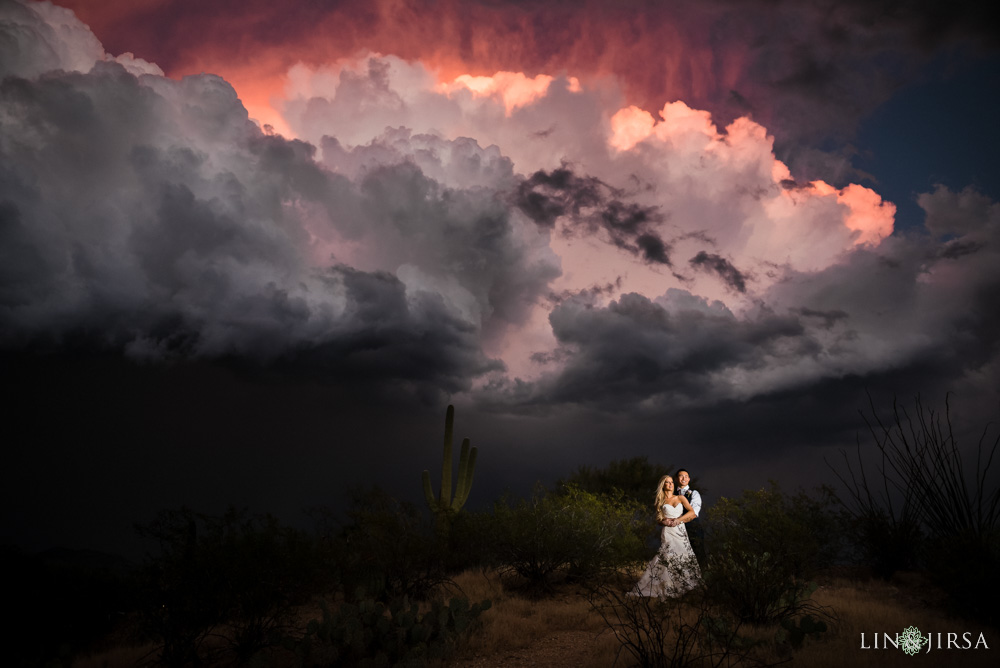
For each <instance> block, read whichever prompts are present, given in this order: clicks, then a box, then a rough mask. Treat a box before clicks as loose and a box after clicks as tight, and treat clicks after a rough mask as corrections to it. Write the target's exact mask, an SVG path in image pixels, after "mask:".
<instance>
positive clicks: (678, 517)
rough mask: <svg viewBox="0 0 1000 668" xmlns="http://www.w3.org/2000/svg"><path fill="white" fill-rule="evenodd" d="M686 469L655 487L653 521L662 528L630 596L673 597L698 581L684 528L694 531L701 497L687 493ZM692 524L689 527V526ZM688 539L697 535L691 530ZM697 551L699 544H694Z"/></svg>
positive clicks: (698, 576) (693, 556) (695, 531)
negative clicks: (654, 516) (655, 550)
mask: <svg viewBox="0 0 1000 668" xmlns="http://www.w3.org/2000/svg"><path fill="white" fill-rule="evenodd" d="M690 482H691V475H690V474H689V473H688V472H687V470H686V469H680V470H679V471H677V486H676V487H675V485H674V478H673V477H671V476H669V475H665V476H663V477H662V478H660V482H659V483H658V484H657V486H656V499H655V501H654V504H655V506H656V519H657V521H658V522H659V523H660V524H661V525H662V526H663V529H661V531H660V549H659V551H657V553H656V556H655V557H653V559H652V561H650V562H649V565H648V566H647V567H646V570H645V572H644V573H643V574H642V577H641V578H640V579H639V582H637V583H636V585H635V586H634V587H633V588H632V590H631V591H630V592H629V593H630V594H632V595H633V596H657V597H669V598H672V597H675V596H680V595H681V594H683V593H684V592H687V591H690V590H691V589H694V588H695V587H697V586H698V583H699V582H700V581H701V569H700V568H699V567H698V558H697V557H696V556H695V551H694V550H693V549H692V547H691V537H689V536H688V533H689V532H688V527H689V526H690V528H691V529H695V527H696V526H697V525H698V514H699V513H700V512H701V494H699V493H698V492H697V491H695V490H693V489H691V487H690ZM692 522H693V524H692ZM690 533H691V535H692V537H693V536H697V538H698V539H700V538H701V532H700V531H698V530H692V531H691V532H690ZM698 543H699V547H700V540H698Z"/></svg>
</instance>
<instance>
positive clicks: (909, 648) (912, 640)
mask: <svg viewBox="0 0 1000 668" xmlns="http://www.w3.org/2000/svg"><path fill="white" fill-rule="evenodd" d="M926 644H927V638H925V637H924V636H922V635H921V634H920V629H918V628H917V627H916V626H909V627H907V628H906V629H904V630H903V632H902V633H900V634H899V647H900V649H902V650H903V651H904V652H906V653H907V654H909V655H910V656H913V655H914V654H916V653H917V652H919V651H920V648H921V647H923V646H924V645H926Z"/></svg>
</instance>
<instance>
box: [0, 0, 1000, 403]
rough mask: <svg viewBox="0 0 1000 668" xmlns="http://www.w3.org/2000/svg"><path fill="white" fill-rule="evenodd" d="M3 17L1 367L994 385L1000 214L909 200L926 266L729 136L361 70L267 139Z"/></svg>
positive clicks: (316, 75)
mask: <svg viewBox="0 0 1000 668" xmlns="http://www.w3.org/2000/svg"><path fill="white" fill-rule="evenodd" d="M4 8H5V9H4V12H5V13H4V14H3V19H4V23H3V26H4V28H3V29H4V31H5V33H6V34H10V35H15V36H16V39H12V40H7V41H6V42H5V46H4V48H6V49H8V51H10V53H9V54H8V55H9V56H10V57H9V58H5V60H4V63H5V67H7V68H8V71H7V72H6V75H7V76H6V78H5V79H4V80H3V83H2V93H3V117H2V118H3V121H2V122H3V130H4V133H3V140H2V143H0V219H2V221H3V227H2V235H3V240H4V243H3V246H2V248H3V250H2V251H0V252H2V253H3V254H4V257H3V262H2V269H0V271H2V272H3V274H2V275H3V285H2V292H0V295H2V298H3V304H4V309H3V311H2V318H3V332H4V333H3V340H2V344H3V346H5V348H7V349H8V350H17V349H35V350H46V349H61V348H85V349H87V348H89V349H98V350H112V351H117V352H119V353H121V354H124V355H126V356H128V357H131V358H135V359H144V360H163V359H215V360H231V359H236V360H245V361H249V362H252V363H253V364H263V365H271V366H275V367H282V368H286V369H290V370H302V369H306V368H308V369H309V370H310V372H311V373H315V374H318V375H320V376H322V377H324V378H327V379H329V380H332V381H335V382H336V381H338V380H343V381H350V382H358V383H361V382H364V383H367V384H371V385H372V386H373V387H374V386H379V385H383V384H384V385H387V386H399V387H405V388H411V389H415V390H416V391H418V392H421V393H423V392H431V393H433V392H443V393H449V394H452V393H456V392H471V396H473V397H474V398H478V399H480V400H482V402H484V403H485V404H487V405H490V406H493V407H499V408H501V409H502V408H503V407H505V406H506V407H510V408H513V407H517V406H523V405H524V404H525V403H526V402H528V403H535V404H537V405H554V404H584V405H596V404H598V403H608V404H621V403H622V402H630V403H633V404H634V405H636V406H637V407H639V408H640V409H657V408H662V407H666V406H704V405H711V404H712V403H713V402H718V401H731V400H746V399H749V398H753V397H757V396H766V395H768V394H770V393H775V392H781V391H785V390H790V389H795V388H801V387H805V386H808V385H810V384H814V383H821V382H825V381H828V380H830V379H836V378H842V377H844V376H847V375H860V376H864V375H865V374H872V373H881V372H884V371H886V370H891V369H895V368H905V367H906V366H907V365H908V364H911V363H913V362H914V361H915V360H919V359H921V358H923V357H926V356H928V355H935V356H938V357H941V356H944V357H947V356H948V355H953V356H954V358H955V359H956V360H957V361H958V362H959V366H958V367H957V368H958V369H961V370H962V371H961V372H956V373H957V374H958V375H959V376H960V375H961V374H962V373H965V372H966V371H968V372H969V373H972V372H974V370H975V369H976V368H981V367H982V365H989V364H993V363H994V362H993V359H994V357H995V351H994V350H993V348H992V347H991V344H990V343H989V340H988V336H987V333H988V332H989V331H990V328H991V327H993V326H994V323H993V321H992V320H991V319H990V316H989V315H987V313H986V306H985V302H984V299H983V297H982V295H984V294H988V293H989V291H990V290H991V289H992V286H993V285H994V281H995V272H994V271H993V270H992V268H991V267H992V266H993V265H991V264H990V263H991V262H992V261H993V259H994V258H993V255H992V254H993V253H994V251H995V243H996V234H997V232H996V228H997V225H996V221H995V220H994V219H995V218H996V215H995V214H996V206H997V205H996V204H994V203H992V202H991V201H989V199H988V198H985V196H983V195H980V194H979V193H977V192H975V191H965V192H962V193H954V192H952V191H949V190H947V189H945V188H943V187H942V188H939V189H938V190H936V191H935V192H933V193H928V194H925V195H923V196H921V198H920V204H921V206H923V207H924V209H925V210H926V211H927V214H928V222H927V229H928V230H929V231H930V232H931V233H932V234H931V236H917V235H909V236H901V235H897V236H891V235H892V231H893V217H894V212H895V209H894V206H893V205H892V203H889V202H885V201H883V200H882V199H881V197H880V196H879V195H878V193H877V192H875V191H874V190H872V189H870V188H866V187H863V186H861V185H857V184H848V185H845V186H842V187H841V186H834V185H831V184H828V183H826V182H824V181H821V180H807V179H804V178H802V177H801V175H796V174H793V172H792V170H791V169H789V167H788V166H786V164H785V163H783V162H782V161H780V160H778V159H777V158H776V156H775V153H774V139H773V137H772V136H771V135H770V134H769V133H768V130H767V129H766V128H765V127H764V126H763V125H761V124H760V123H758V122H756V121H754V120H751V119H750V118H748V117H744V116H740V117H736V118H735V119H733V120H732V121H731V122H729V123H728V124H727V125H726V126H725V127H720V126H718V125H716V122H715V120H714V117H713V114H712V113H710V112H709V111H707V110H703V109H698V108H695V107H693V106H691V105H690V104H689V103H687V102H684V101H680V100H677V101H672V102H666V103H664V104H662V105H660V106H659V110H658V111H657V112H656V114H653V113H651V112H649V111H646V110H644V109H642V108H640V107H637V106H634V105H630V104H628V103H627V95H626V93H625V89H623V88H621V87H620V86H619V84H618V83H617V82H616V81H615V80H614V79H608V80H604V81H602V82H601V83H599V84H591V83H588V82H587V81H586V80H579V79H577V78H575V77H574V76H571V74H572V73H566V72H563V73H560V72H553V73H552V74H546V73H533V74H524V73H516V72H505V71H499V72H495V73H492V74H489V75H476V76H471V75H470V76H465V75H463V76H456V77H451V78H449V77H444V78H442V76H443V75H441V73H440V72H438V71H435V70H433V69H431V68H429V67H427V66H425V65H423V64H421V63H417V62H408V61H406V60H403V59H401V58H399V57H396V56H392V55H385V56H382V55H378V54H374V53H368V54H365V55H363V56H361V57H357V58H348V59H341V60H338V61H336V62H330V63H326V64H322V65H310V64H298V65H295V66H294V67H291V68H290V69H289V70H288V72H287V74H288V80H287V87H286V89H285V93H286V100H285V102H284V103H283V106H282V109H281V110H282V112H283V114H284V117H283V119H282V122H284V123H285V124H286V125H287V127H288V128H291V129H292V131H293V132H294V133H295V134H296V135H297V136H299V137H300V139H287V138H284V137H282V136H280V135H277V134H274V133H273V132H270V131H269V130H268V129H267V128H264V129H261V128H260V127H258V125H256V124H254V123H253V122H251V120H250V119H249V117H248V113H247V110H246V109H245V107H244V106H243V104H242V103H241V101H240V99H239V98H238V95H237V91H235V90H234V89H233V87H232V86H231V85H230V84H229V83H228V82H227V81H225V80H224V79H222V78H220V77H218V76H215V75H211V74H202V75H195V76H189V77H185V78H182V79H180V80H172V79H167V78H165V77H163V76H162V75H161V73H160V71H159V70H158V69H157V68H156V66H154V65H151V64H149V63H144V62H143V61H139V60H138V59H135V58H132V57H130V56H129V57H118V58H113V57H111V56H110V55H108V54H106V53H104V50H103V48H102V47H101V46H100V43H99V42H97V41H96V38H94V36H93V34H92V33H91V32H90V31H89V30H88V29H87V28H86V26H84V25H83V24H82V23H80V22H79V21H77V20H76V19H75V18H74V17H73V16H72V15H71V14H69V13H68V12H66V11H64V10H62V9H60V8H57V7H53V6H51V5H48V4H44V3H43V4H38V5H22V4H19V3H18V4H10V5H4ZM39 54H45V57H44V58H43V57H42V56H41V55H39ZM696 97H697V96H696ZM958 331H961V332H962V337H965V338H964V339H963V344H962V345H957V344H956V343H955V342H956V340H957V339H956V338H955V333H956V332H958ZM962 337H959V338H962ZM966 339H967V340H966ZM977 365H979V366H977Z"/></svg>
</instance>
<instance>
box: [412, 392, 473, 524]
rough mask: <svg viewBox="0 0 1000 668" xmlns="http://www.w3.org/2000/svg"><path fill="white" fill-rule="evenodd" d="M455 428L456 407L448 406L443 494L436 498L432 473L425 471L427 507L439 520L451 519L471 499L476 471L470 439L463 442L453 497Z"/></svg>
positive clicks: (442, 473) (442, 475) (445, 418)
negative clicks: (453, 438)
mask: <svg viewBox="0 0 1000 668" xmlns="http://www.w3.org/2000/svg"><path fill="white" fill-rule="evenodd" d="M454 427H455V407H454V406H448V410H447V412H446V413H445V416H444V461H443V462H442V464H441V494H440V496H438V497H437V498H434V491H433V490H432V488H431V473H430V471H424V474H423V478H424V496H425V497H426V499H427V505H428V506H429V507H430V509H431V510H432V511H434V515H435V516H436V517H438V518H439V519H444V518H447V517H450V516H451V514H452V513H455V512H457V511H458V510H459V509H460V508H461V507H462V506H463V505H465V500H466V499H468V498H469V490H470V489H472V475H473V474H474V473H475V470H476V449H475V448H471V449H470V448H469V439H467V438H466V439H464V440H463V441H462V451H461V454H460V455H459V457H458V484H457V485H456V487H455V496H454V498H452V495H451V463H452V456H451V443H452V434H453V432H454Z"/></svg>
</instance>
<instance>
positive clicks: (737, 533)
mask: <svg viewBox="0 0 1000 668" xmlns="http://www.w3.org/2000/svg"><path fill="white" fill-rule="evenodd" d="M710 528H711V530H710V532H709V534H708V549H709V559H708V564H707V567H706V569H705V580H706V584H707V587H708V591H709V592H710V593H711V596H712V597H713V599H714V600H715V601H716V602H718V603H720V604H722V605H724V606H725V607H726V608H728V609H729V610H730V611H731V612H732V613H733V614H734V615H736V616H737V617H738V618H739V619H741V620H743V621H746V622H752V623H756V624H765V623H772V622H779V621H781V620H782V619H786V618H788V617H791V616H793V615H797V614H801V613H802V612H804V611H809V610H812V609H813V607H814V606H812V604H810V603H809V596H810V594H811V593H812V589H813V588H814V585H810V584H809V583H808V578H810V577H812V576H813V575H815V573H816V571H817V570H819V569H820V568H822V567H824V566H827V565H829V564H830V563H831V562H832V560H833V559H834V558H835V556H836V554H837V547H838V541H839V534H838V532H837V530H836V528H837V519H836V516H835V515H834V513H833V512H831V511H830V509H829V501H828V500H827V499H822V498H821V499H815V498H813V497H810V496H808V495H806V494H804V493H798V494H796V495H794V496H788V495H786V494H783V493H782V492H781V490H780V489H779V488H778V486H777V484H774V483H772V486H771V489H760V490H754V491H750V490H748V491H744V492H743V495H742V496H741V497H740V498H737V499H727V498H722V499H720V500H719V501H718V503H717V504H716V505H715V506H714V507H713V508H712V514H711V525H710Z"/></svg>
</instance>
